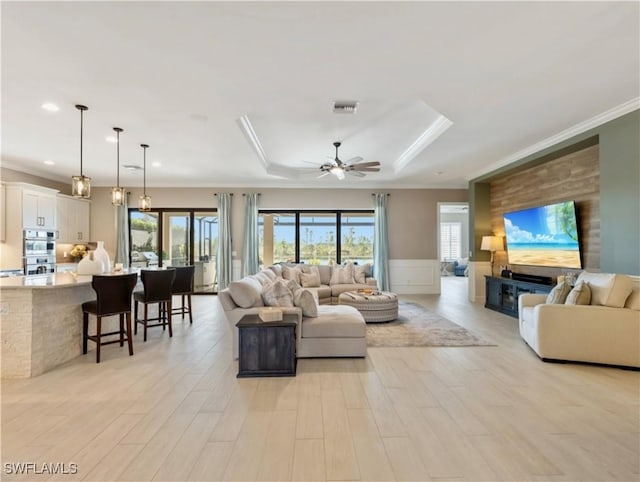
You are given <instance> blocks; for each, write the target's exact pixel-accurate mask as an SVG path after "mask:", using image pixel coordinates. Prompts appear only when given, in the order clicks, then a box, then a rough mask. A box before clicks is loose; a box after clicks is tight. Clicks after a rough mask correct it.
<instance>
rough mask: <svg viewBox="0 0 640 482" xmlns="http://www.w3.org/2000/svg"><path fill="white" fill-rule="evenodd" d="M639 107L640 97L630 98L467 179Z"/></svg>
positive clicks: (510, 162) (489, 171) (486, 172)
mask: <svg viewBox="0 0 640 482" xmlns="http://www.w3.org/2000/svg"><path fill="white" fill-rule="evenodd" d="M638 109H640V97H636V98H634V99H631V100H628V101H627V102H624V103H622V104H620V105H618V106H616V107H613V108H612V109H609V110H607V111H605V112H602V113H601V114H598V115H596V116H595V117H592V118H590V119H587V120H586V121H583V122H580V123H579V124H576V125H574V126H572V127H569V128H568V129H565V130H563V131H562V132H559V133H558V134H555V135H553V136H551V137H547V138H546V139H543V140H541V141H540V142H537V143H535V144H533V145H531V146H529V147H525V148H524V149H521V150H519V151H517V152H515V153H513V154H511V155H509V156H507V157H504V158H502V159H500V160H499V161H496V162H494V163H492V164H490V165H488V166H486V167H485V168H483V169H480V170H479V171H476V172H474V173H473V174H472V175H470V176H469V177H467V178H466V179H467V181H471V180H473V179H476V178H478V177H480V176H484V175H485V174H489V173H491V172H493V171H496V170H498V169H500V168H502V167H505V166H508V165H509V164H512V163H514V162H516V161H519V160H520V159H524V158H525V157H527V156H530V155H532V154H535V153H536V152H540V151H543V150H544V149H547V148H549V147H552V146H554V145H556V144H559V143H561V142H562V141H566V140H567V139H571V138H572V137H574V136H577V135H579V134H582V133H583V132H587V131H588V130H590V129H594V128H596V127H598V126H601V125H603V124H606V123H607V122H610V121H612V120H614V119H617V118H618V117H622V116H623V115H625V114H628V113H629V112H633V111H634V110H638Z"/></svg>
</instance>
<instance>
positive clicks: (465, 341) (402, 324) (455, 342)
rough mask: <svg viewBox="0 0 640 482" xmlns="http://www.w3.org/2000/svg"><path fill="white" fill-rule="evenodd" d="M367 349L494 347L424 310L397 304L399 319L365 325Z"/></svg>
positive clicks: (405, 304) (417, 305) (405, 302)
mask: <svg viewBox="0 0 640 482" xmlns="http://www.w3.org/2000/svg"><path fill="white" fill-rule="evenodd" d="M367 346H388V347H395V346H495V344H494V343H491V342H490V341H487V340H486V339H484V338H483V337H481V336H479V335H476V334H474V333H471V332H470V331H469V330H467V329H466V328H463V327H461V326H460V325H457V324H456V323H454V322H453V321H450V320H447V319H446V318H443V317H442V316H440V315H438V314H437V313H434V312H433V311H429V310H428V309H426V308H425V307H424V306H421V305H419V304H417V303H411V302H408V301H400V304H399V316H398V319H397V320H395V321H390V322H388V323H368V324H367Z"/></svg>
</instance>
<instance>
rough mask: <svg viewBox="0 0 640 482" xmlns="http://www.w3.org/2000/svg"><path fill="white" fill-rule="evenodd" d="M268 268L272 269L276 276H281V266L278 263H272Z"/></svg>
mask: <svg viewBox="0 0 640 482" xmlns="http://www.w3.org/2000/svg"><path fill="white" fill-rule="evenodd" d="M269 269H270V270H271V271H273V273H274V274H275V275H276V277H278V278H282V266H280V265H279V264H272V265H271V266H269Z"/></svg>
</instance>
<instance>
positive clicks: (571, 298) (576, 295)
mask: <svg viewBox="0 0 640 482" xmlns="http://www.w3.org/2000/svg"><path fill="white" fill-rule="evenodd" d="M589 303H591V288H589V284H588V283H585V282H584V281H580V283H578V284H577V285H575V286H574V287H573V289H572V290H571V291H570V292H569V294H568V295H567V300H566V301H565V302H564V304H565V305H588V304H589Z"/></svg>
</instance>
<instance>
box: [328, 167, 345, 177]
mask: <svg viewBox="0 0 640 482" xmlns="http://www.w3.org/2000/svg"><path fill="white" fill-rule="evenodd" d="M329 172H330V173H331V174H333V175H334V176H336V177H337V178H338V179H340V180H341V181H342V180H343V179H344V169H343V168H342V167H340V166H333V167H332V168H331V169H329Z"/></svg>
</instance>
